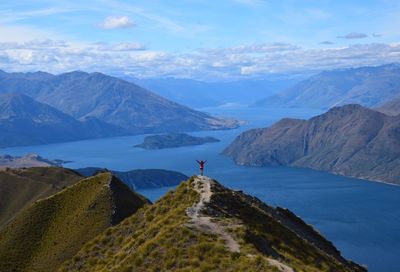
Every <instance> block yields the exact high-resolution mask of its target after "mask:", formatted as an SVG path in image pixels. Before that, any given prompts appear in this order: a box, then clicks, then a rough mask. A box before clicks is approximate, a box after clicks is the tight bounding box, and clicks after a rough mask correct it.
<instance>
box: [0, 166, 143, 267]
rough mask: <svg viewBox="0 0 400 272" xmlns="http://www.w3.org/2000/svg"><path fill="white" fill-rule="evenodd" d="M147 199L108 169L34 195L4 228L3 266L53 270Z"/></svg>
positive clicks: (1, 241)
mask: <svg viewBox="0 0 400 272" xmlns="http://www.w3.org/2000/svg"><path fill="white" fill-rule="evenodd" d="M146 203H148V201H147V200H146V199H145V198H143V197H141V196H139V195H137V194H135V193H133V192H132V191H130V190H129V188H128V187H126V186H125V185H124V184H123V183H122V182H121V181H119V180H118V179H116V178H115V177H113V176H112V175H111V174H110V173H103V174H99V175H97V176H95V177H91V178H88V179H84V180H82V181H80V182H78V183H76V184H74V185H72V186H70V187H68V188H66V189H65V190H63V191H61V192H59V193H57V194H55V195H53V196H51V197H49V198H45V199H42V200H39V201H36V202H35V203H34V204H33V205H32V206H30V207H29V208H27V209H25V210H24V211H23V212H22V213H20V214H19V215H18V216H17V217H16V218H15V219H14V220H13V221H11V222H10V223H9V224H7V225H6V226H5V227H4V228H3V229H2V230H1V231H0V267H1V271H4V272H6V271H55V270H57V267H58V266H59V265H60V264H62V263H63V262H64V261H66V260H68V259H70V258H71V257H72V256H73V255H75V254H76V252H78V251H79V249H80V248H81V247H82V245H83V244H84V243H86V242H87V241H89V240H91V239H92V238H93V237H95V236H96V235H98V234H100V233H101V232H103V231H104V230H105V229H107V228H108V227H110V226H111V225H115V224H118V223H119V222H120V221H121V220H123V219H124V218H126V217H127V216H130V215H131V214H133V213H134V212H136V211H137V210H138V209H139V208H141V207H142V206H143V205H145V204H146Z"/></svg>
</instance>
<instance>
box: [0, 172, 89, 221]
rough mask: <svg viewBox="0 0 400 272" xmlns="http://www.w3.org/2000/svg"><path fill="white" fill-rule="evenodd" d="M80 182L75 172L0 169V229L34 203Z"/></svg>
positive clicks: (79, 177)
mask: <svg viewBox="0 0 400 272" xmlns="http://www.w3.org/2000/svg"><path fill="white" fill-rule="evenodd" d="M80 179H82V177H81V176H80V175H79V174H78V173H75V172H74V171H71V170H68V169H65V168H61V167H32V168H21V169H5V170H0V196H1V197H0V228H1V227H2V226H4V225H5V224H6V223H7V222H8V221H9V220H10V219H12V218H13V217H14V216H15V215H17V214H18V213H19V212H20V211H21V210H22V209H24V208H25V207H27V206H29V205H30V204H31V203H33V202H34V201H35V200H37V199H40V198H44V197H48V196H50V195H52V194H54V193H56V192H58V191H60V190H61V189H63V188H65V187H66V186H69V185H71V184H73V183H75V182H77V181H78V180H80Z"/></svg>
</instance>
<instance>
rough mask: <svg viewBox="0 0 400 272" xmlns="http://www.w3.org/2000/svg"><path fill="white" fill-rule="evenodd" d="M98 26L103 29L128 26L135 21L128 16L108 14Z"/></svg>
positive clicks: (133, 24)
mask: <svg viewBox="0 0 400 272" xmlns="http://www.w3.org/2000/svg"><path fill="white" fill-rule="evenodd" d="M99 26H100V27H102V28H104V29H116V28H130V27H133V26H135V23H134V22H133V21H132V20H131V19H130V18H129V17H128V16H109V17H107V18H105V19H104V21H103V22H102V23H101V24H100V25H99Z"/></svg>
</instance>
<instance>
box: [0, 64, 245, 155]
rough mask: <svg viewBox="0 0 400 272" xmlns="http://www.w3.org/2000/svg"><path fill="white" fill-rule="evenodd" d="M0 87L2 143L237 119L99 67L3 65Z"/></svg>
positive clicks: (226, 123) (229, 124)
mask: <svg viewBox="0 0 400 272" xmlns="http://www.w3.org/2000/svg"><path fill="white" fill-rule="evenodd" d="M10 92H11V94H10ZM0 93H2V94H1V96H0V128H1V130H2V132H3V133H2V134H1V135H0V146H3V147H4V146H15V145H31V144H40V143H50V142H61V141H71V140H77V139H85V138H94V137H108V136H119V135H128V134H141V133H151V132H176V131H192V130H208V129H230V128H235V127H237V126H238V125H239V122H238V121H236V120H233V119H225V118H218V117H212V116H210V115H208V114H205V113H202V112H199V111H195V110H192V109H190V108H188V107H185V106H182V105H179V104H177V103H174V102H171V101H169V100H167V99H164V98H162V97H161V96H159V95H156V94H154V93H152V92H150V91H147V90H145V89H143V88H141V87H139V86H138V85H135V84H133V83H129V82H127V81H124V80H121V79H118V78H114V77H111V76H107V75H104V74H101V73H91V74H89V73H84V72H71V73H66V74H61V75H58V76H55V75H51V74H47V73H43V72H36V73H5V72H3V71H0ZM28 96H29V97H28ZM34 100H36V101H34Z"/></svg>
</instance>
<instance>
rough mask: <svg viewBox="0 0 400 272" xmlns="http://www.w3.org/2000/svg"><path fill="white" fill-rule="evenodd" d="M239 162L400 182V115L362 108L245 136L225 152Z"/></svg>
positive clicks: (278, 125)
mask: <svg viewBox="0 0 400 272" xmlns="http://www.w3.org/2000/svg"><path fill="white" fill-rule="evenodd" d="M223 153H224V154H225V155H228V156H230V157H232V158H233V159H234V161H235V162H236V163H238V164H243V165H254V166H270V165H291V166H299V167H309V168H313V169H318V170H324V171H331V172H334V173H337V174H341V175H346V176H353V177H359V178H364V179H371V180H378V181H385V182H390V183H397V184H400V180H399V177H400V116H396V117H393V116H387V115H385V114H383V113H380V112H377V111H374V110H370V109H367V108H364V107H362V106H359V105H346V106H343V107H336V108H333V109H331V110H330V111H328V112H327V113H325V114H322V115H320V116H317V117H314V118H311V119H310V120H307V121H306V120H297V119H283V120H281V121H279V122H277V123H276V124H275V125H273V126H271V127H269V128H264V129H254V130H250V131H247V132H244V133H242V134H241V135H240V136H238V137H237V138H236V139H235V141H234V142H233V143H232V144H231V145H230V146H229V147H228V148H226V149H225V150H224V152H223Z"/></svg>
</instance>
